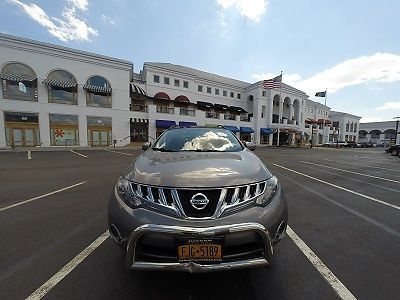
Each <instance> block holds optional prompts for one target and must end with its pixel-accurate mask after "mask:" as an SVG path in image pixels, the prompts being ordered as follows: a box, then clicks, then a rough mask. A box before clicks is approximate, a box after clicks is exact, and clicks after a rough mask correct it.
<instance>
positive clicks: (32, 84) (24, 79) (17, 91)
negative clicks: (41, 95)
mask: <svg viewBox="0 0 400 300" xmlns="http://www.w3.org/2000/svg"><path fill="white" fill-rule="evenodd" d="M0 75H1V77H0V78H1V82H2V89H3V98H4V99H14V100H25V101H37V78H36V74H35V72H34V71H33V70H32V69H31V68H30V67H28V66H26V65H24V64H21V63H9V64H7V65H5V66H4V67H3V69H2V70H1V74H0Z"/></svg>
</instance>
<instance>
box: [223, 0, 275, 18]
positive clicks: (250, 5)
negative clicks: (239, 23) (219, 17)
mask: <svg viewBox="0 0 400 300" xmlns="http://www.w3.org/2000/svg"><path fill="white" fill-rule="evenodd" d="M217 4H218V5H219V6H221V8H222V10H227V9H232V8H233V9H236V10H237V11H238V12H239V13H240V15H242V16H245V17H246V18H249V19H250V20H252V21H254V22H259V21H260V18H261V16H262V15H263V14H264V13H265V12H266V10H267V5H268V0H217Z"/></svg>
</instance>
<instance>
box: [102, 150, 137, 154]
mask: <svg viewBox="0 0 400 300" xmlns="http://www.w3.org/2000/svg"><path fill="white" fill-rule="evenodd" d="M106 151H108V152H113V153H118V154H123V155H133V154H131V153H124V152H119V151H115V150H108V149H106Z"/></svg>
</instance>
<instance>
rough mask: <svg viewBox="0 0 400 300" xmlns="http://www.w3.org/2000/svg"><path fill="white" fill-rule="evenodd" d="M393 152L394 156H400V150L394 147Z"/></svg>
mask: <svg viewBox="0 0 400 300" xmlns="http://www.w3.org/2000/svg"><path fill="white" fill-rule="evenodd" d="M391 154H392V155H393V156H398V155H399V150H397V149H393V150H392V153H391Z"/></svg>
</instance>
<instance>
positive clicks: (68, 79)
mask: <svg viewBox="0 0 400 300" xmlns="http://www.w3.org/2000/svg"><path fill="white" fill-rule="evenodd" d="M44 83H45V84H46V85H47V88H48V94H49V102H52V103H62V104H75V105H76V104H78V84H77V82H76V79H75V77H74V76H73V75H72V74H71V73H69V72H67V71H64V70H56V71H53V72H51V73H50V74H49V76H47V80H45V81H44Z"/></svg>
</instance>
